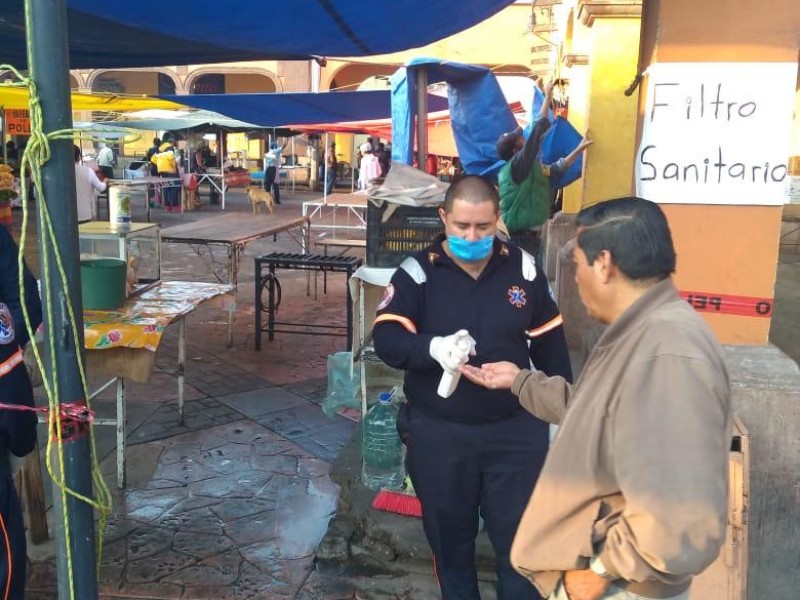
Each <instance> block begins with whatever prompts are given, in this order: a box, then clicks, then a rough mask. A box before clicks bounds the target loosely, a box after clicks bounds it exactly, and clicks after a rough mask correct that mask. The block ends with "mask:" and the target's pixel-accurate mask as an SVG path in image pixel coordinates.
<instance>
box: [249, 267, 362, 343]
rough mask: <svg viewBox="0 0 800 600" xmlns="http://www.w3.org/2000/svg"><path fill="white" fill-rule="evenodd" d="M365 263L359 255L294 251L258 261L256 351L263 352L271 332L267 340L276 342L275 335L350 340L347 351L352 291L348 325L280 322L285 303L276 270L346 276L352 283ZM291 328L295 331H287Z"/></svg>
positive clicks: (351, 318) (351, 314)
mask: <svg viewBox="0 0 800 600" xmlns="http://www.w3.org/2000/svg"><path fill="white" fill-rule="evenodd" d="M362 262H363V261H362V260H361V259H360V258H358V257H357V256H325V255H323V254H294V253H290V252H272V253H270V254H265V255H264V256H258V257H256V259H255V274H256V290H255V292H256V298H255V304H256V310H255V317H256V327H255V329H256V350H261V334H262V333H263V332H266V333H267V339H268V340H269V341H272V340H274V339H275V333H297V334H301V335H334V336H346V337H347V350H350V349H351V348H352V343H353V302H352V299H351V297H350V288H349V286H346V287H347V306H346V310H347V326H346V327H342V326H341V325H315V324H308V323H292V322H287V321H277V320H276V319H275V315H276V313H277V310H278V306H279V305H280V301H281V295H282V292H281V286H280V281H278V277H277V274H276V271H278V270H280V269H283V270H294V271H316V272H320V273H344V274H346V276H347V279H348V281H349V280H350V277H351V276H352V275H353V273H354V272H355V271H356V269H358V268H359V267H360V266H361V264H362ZM265 290H266V291H267V294H268V296H267V297H268V300H267V305H266V306H264V303H263V301H262V299H261V298H262V294H263V293H264V291H265ZM262 313H267V323H266V326H264V325H263V324H262ZM287 327H289V328H291V329H286V328H287Z"/></svg>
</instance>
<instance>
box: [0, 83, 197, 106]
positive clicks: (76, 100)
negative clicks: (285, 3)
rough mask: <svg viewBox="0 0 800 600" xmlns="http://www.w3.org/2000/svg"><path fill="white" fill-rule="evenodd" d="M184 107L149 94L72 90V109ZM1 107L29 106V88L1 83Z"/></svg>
mask: <svg viewBox="0 0 800 600" xmlns="http://www.w3.org/2000/svg"><path fill="white" fill-rule="evenodd" d="M182 107H183V105H182V104H178V103H176V102H170V101H168V100H160V99H159V98H150V97H148V96H120V95H117V94H106V93H96V94H80V93H78V92H72V110H105V111H109V112H130V111H134V110H145V109H148V108H160V109H165V110H175V109H179V108H182ZM0 108H4V109H6V108H14V109H20V108H28V89H27V88H22V87H11V86H3V85H0Z"/></svg>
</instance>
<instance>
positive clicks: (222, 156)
mask: <svg viewBox="0 0 800 600" xmlns="http://www.w3.org/2000/svg"><path fill="white" fill-rule="evenodd" d="M219 149H220V150H219V160H220V165H221V168H220V170H219V172H220V175H221V179H220V184H221V185H220V189H222V210H225V132H224V131H222V129H220V130H219Z"/></svg>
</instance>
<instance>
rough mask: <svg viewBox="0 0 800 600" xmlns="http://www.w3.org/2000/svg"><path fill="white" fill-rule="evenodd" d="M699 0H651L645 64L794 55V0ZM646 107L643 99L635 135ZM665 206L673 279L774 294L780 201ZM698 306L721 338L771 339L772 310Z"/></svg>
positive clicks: (703, 287)
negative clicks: (748, 313) (765, 0)
mask: <svg viewBox="0 0 800 600" xmlns="http://www.w3.org/2000/svg"><path fill="white" fill-rule="evenodd" d="M702 4H703V9H702V10H698V6H699V5H698V3H697V2H696V1H695V0H668V1H667V0H648V1H647V4H646V7H645V14H644V15H643V19H645V23H644V26H643V28H642V31H643V36H644V48H643V50H644V57H645V63H644V64H645V65H647V64H649V63H651V62H794V63H797V60H798V38H797V32H798V31H800V10H798V8H797V1H796V0H773V1H771V2H770V3H769V8H768V9H765V8H764V7H762V6H761V5H760V4H759V3H752V2H744V1H739V0H736V1H732V0H706V1H705V2H703V3H702ZM754 84H758V82H754ZM763 84H764V85H769V82H763ZM642 97H643V95H642ZM642 99H643V98H642ZM641 107H642V104H641V103H640V117H639V127H638V128H639V132H638V135H637V139H639V137H640V135H641V122H642V116H641ZM795 118H796V119H797V116H796V117H795ZM786 126H787V127H791V126H792V124H791V123H787V124H786ZM637 145H638V142H637ZM662 207H663V208H664V211H665V212H666V214H667V217H668V218H669V221H670V227H671V228H672V233H673V237H674V240H675V245H676V249H677V252H678V272H677V275H676V283H677V285H678V287H679V288H680V289H682V290H692V291H708V292H714V293H721V294H731V295H740V296H756V297H765V298H772V297H773V295H774V288H775V273H776V265H777V260H778V242H779V238H780V226H781V212H782V207H780V206H711V205H662ZM701 314H703V316H704V317H705V318H706V320H707V321H708V322H709V324H710V325H711V327H712V328H713V329H714V332H715V333H716V334H717V336H718V337H719V339H720V341H721V342H723V343H726V344H756V345H760V344H765V343H767V341H768V337H769V326H770V319H768V318H764V317H741V316H728V315H709V314H707V313H701Z"/></svg>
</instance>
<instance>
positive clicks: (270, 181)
mask: <svg viewBox="0 0 800 600" xmlns="http://www.w3.org/2000/svg"><path fill="white" fill-rule="evenodd" d="M285 147H286V143H284V144H283V145H282V146H278V143H277V142H272V143H271V144H270V145H269V151H268V152H267V153H266V154H265V155H264V189H265V190H266V191H268V192H272V198H273V199H274V200H275V204H280V203H281V188H280V186H279V185H278V184H279V181H278V179H279V169H280V167H281V153H282V152H283V149H284V148H285Z"/></svg>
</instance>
